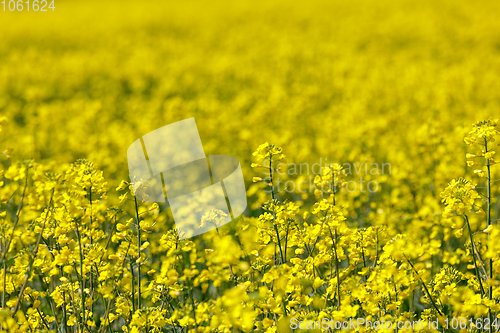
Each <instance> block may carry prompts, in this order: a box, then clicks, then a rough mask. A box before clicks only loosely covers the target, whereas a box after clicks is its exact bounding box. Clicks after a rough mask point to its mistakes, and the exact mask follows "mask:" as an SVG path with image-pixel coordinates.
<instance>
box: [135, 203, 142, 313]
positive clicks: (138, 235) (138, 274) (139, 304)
mask: <svg viewBox="0 0 500 333" xmlns="http://www.w3.org/2000/svg"><path fill="white" fill-rule="evenodd" d="M134 199H135V213H136V215H137V260H138V261H139V262H138V263H137V293H138V295H137V308H138V309H139V310H140V309H141V264H140V260H141V226H140V219H139V207H138V205H137V197H134Z"/></svg>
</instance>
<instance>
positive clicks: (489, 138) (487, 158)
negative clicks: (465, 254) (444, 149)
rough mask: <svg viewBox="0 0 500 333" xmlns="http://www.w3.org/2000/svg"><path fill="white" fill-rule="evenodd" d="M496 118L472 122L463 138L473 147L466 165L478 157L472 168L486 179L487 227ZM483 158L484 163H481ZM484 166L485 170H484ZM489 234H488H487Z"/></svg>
mask: <svg viewBox="0 0 500 333" xmlns="http://www.w3.org/2000/svg"><path fill="white" fill-rule="evenodd" d="M497 125H498V119H495V120H492V119H488V120H482V121H478V122H476V123H475V124H473V128H472V131H470V132H469V134H468V135H467V136H466V137H465V138H464V141H465V143H466V144H467V145H469V146H472V147H474V152H473V153H469V154H467V165H468V166H469V167H476V166H478V164H479V163H478V162H476V161H475V160H476V159H477V158H479V159H480V163H481V165H479V166H480V168H479V169H476V170H474V173H476V174H478V175H479V176H480V177H482V178H485V179H486V225H487V228H489V226H490V225H491V224H492V221H491V206H492V202H491V201H492V197H491V183H492V179H491V167H492V166H493V165H495V164H497V162H496V161H495V160H494V156H495V153H496V152H495V150H493V143H494V142H495V141H496V139H497V138H498V136H499V135H500V132H499V131H498V129H497ZM483 159H484V164H483ZM484 167H486V170H484ZM488 236H489V235H488ZM488 268H489V271H488V273H489V274H488V275H489V278H490V279H492V278H493V259H491V258H490V259H489V263H488ZM492 298H493V286H492V284H491V283H489V286H488V299H489V300H490V301H491V300H492ZM488 316H489V319H490V321H491V320H492V313H491V310H490V311H489V313H488ZM490 332H492V327H491V326H490Z"/></svg>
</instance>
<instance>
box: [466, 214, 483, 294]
mask: <svg viewBox="0 0 500 333" xmlns="http://www.w3.org/2000/svg"><path fill="white" fill-rule="evenodd" d="M464 219H465V223H466V224H467V228H468V229H469V237H470V246H471V248H472V260H473V262H474V269H475V271H476V277H477V280H478V281H479V290H480V291H481V296H483V295H484V288H483V283H482V282H481V275H480V274H479V268H478V267H477V263H476V250H475V245H474V238H473V237H472V230H471V228H470V223H469V218H468V217H467V215H464Z"/></svg>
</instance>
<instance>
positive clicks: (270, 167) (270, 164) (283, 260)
mask: <svg viewBox="0 0 500 333" xmlns="http://www.w3.org/2000/svg"><path fill="white" fill-rule="evenodd" d="M272 160H273V158H272V156H270V157H269V177H270V179H271V181H270V182H271V197H272V199H273V201H272V205H273V226H274V231H275V232H276V238H277V239H278V247H279V249H280V256H281V264H284V263H285V258H284V256H283V250H282V249H281V240H280V233H279V231H278V226H277V225H276V221H275V220H276V213H275V208H274V205H275V202H274V183H273V167H272V163H273V162H272Z"/></svg>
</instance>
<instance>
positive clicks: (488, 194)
mask: <svg viewBox="0 0 500 333" xmlns="http://www.w3.org/2000/svg"><path fill="white" fill-rule="evenodd" d="M484 152H485V154H486V153H488V141H487V140H486V138H484ZM486 168H487V171H488V178H487V183H486V186H487V188H486V191H487V213H486V222H487V226H489V225H490V224H491V172H490V160H489V159H488V158H487V159H486ZM489 237H490V236H489V235H488V239H489ZM489 264H490V267H489V273H490V278H491V279H492V278H493V259H490V260H489ZM492 298H493V286H491V285H490V286H489V287H488V299H489V300H490V301H491V299H492ZM488 317H489V319H490V323H491V322H492V319H493V318H492V313H491V309H489V310H488ZM489 332H490V333H492V332H493V328H492V325H490V327H489Z"/></svg>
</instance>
